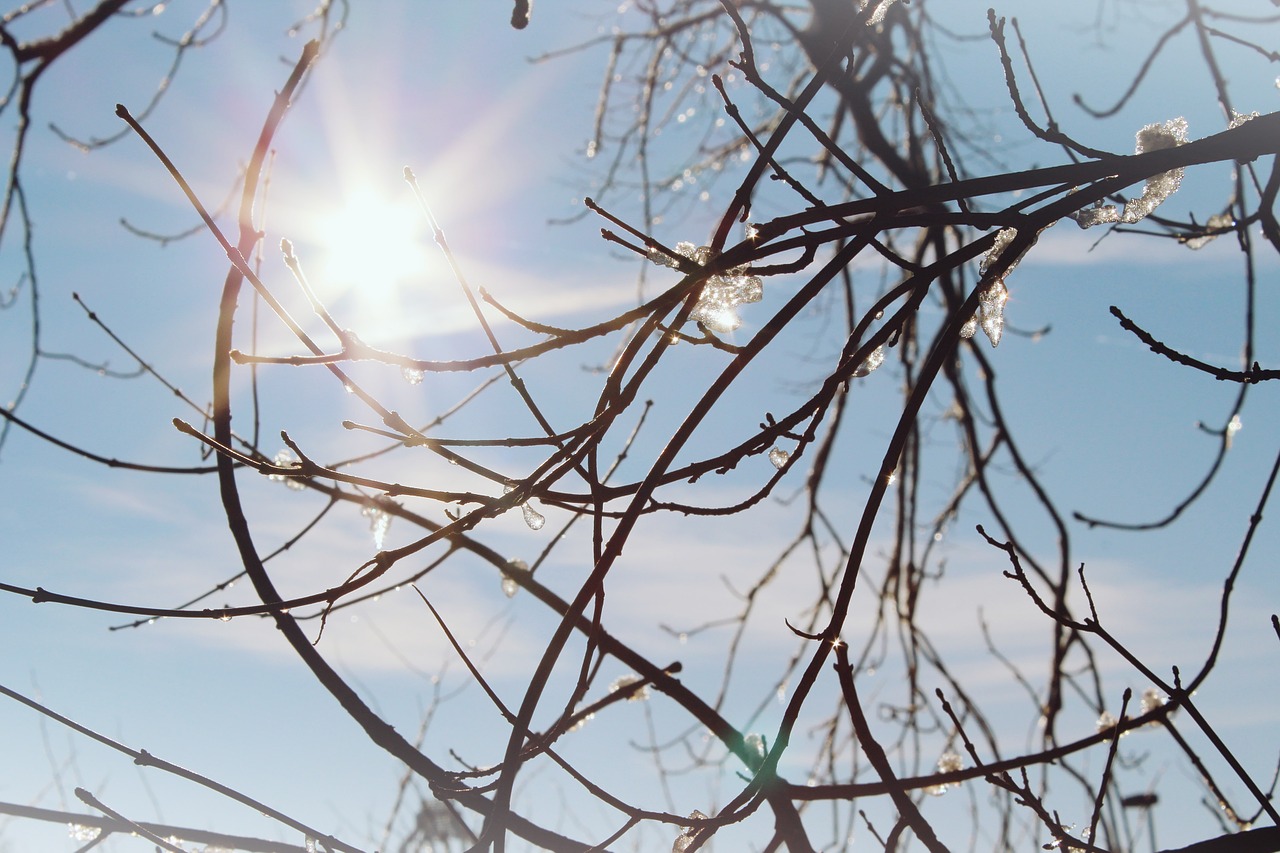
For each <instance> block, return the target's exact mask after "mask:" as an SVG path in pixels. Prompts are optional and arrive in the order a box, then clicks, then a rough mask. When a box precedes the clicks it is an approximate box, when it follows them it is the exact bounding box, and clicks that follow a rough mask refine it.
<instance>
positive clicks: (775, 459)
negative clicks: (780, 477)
mask: <svg viewBox="0 0 1280 853" xmlns="http://www.w3.org/2000/svg"><path fill="white" fill-rule="evenodd" d="M790 459H791V454H790V453H788V452H787V451H785V450H783V449H782V448H780V447H774V448H770V450H769V462H771V463H772V464H773V467H774V468H777V469H778V470H779V471H781V470H782V469H783V468H785V467H786V465H787V462H788V461H789V460H790Z"/></svg>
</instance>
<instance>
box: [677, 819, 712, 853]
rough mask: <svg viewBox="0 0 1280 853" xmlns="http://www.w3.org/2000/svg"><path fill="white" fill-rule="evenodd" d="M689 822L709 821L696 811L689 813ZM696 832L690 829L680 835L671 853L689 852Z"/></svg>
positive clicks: (692, 828)
mask: <svg viewBox="0 0 1280 853" xmlns="http://www.w3.org/2000/svg"><path fill="white" fill-rule="evenodd" d="M689 820H691V821H700V820H707V816H706V815H704V814H703V813H702V812H700V811H698V810H697V809H695V810H693V811H692V812H690V813H689ZM696 832H697V829H695V828H694V827H689V828H688V829H686V830H685V831H684V832H682V833H680V837H679V838H677V839H676V843H675V844H673V845H671V853H684V851H686V850H688V849H689V845H690V844H692V843H693V837H694V834H695V833H696Z"/></svg>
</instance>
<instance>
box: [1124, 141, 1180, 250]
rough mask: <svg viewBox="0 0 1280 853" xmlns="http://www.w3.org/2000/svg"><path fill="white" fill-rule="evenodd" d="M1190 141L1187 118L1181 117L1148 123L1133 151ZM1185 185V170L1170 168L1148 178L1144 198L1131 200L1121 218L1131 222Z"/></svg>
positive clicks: (1144, 150) (1141, 216)
mask: <svg viewBox="0 0 1280 853" xmlns="http://www.w3.org/2000/svg"><path fill="white" fill-rule="evenodd" d="M1186 141H1187V120H1186V119H1184V118H1182V117H1181V116H1179V117H1178V118H1172V119H1169V120H1168V121H1166V122H1165V123H1164V124H1149V125H1147V126H1146V127H1144V128H1142V130H1140V131H1138V145H1137V148H1136V149H1135V150H1134V152H1133V153H1135V154H1146V153H1147V152H1148V151H1160V150H1162V149H1165V148H1176V147H1178V146H1179V145H1183V144H1185V143H1186ZM1181 184H1182V169H1181V168H1178V169H1170V170H1169V171H1167V172H1161V173H1160V174H1158V175H1152V176H1151V177H1149V178H1147V183H1146V186H1144V187H1143V188H1142V197H1141V198H1135V199H1130V200H1129V201H1128V202H1127V203H1126V204H1125V206H1124V213H1122V214H1121V215H1120V221H1121V222H1124V223H1127V224H1130V225H1132V224H1133V223H1135V222H1138V221H1140V220H1142V219H1143V218H1144V217H1145V216H1146V215H1147V214H1149V213H1150V212H1151V211H1153V210H1155V209H1156V208H1157V207H1159V206H1160V204H1161V203H1162V202H1164V200H1165V199H1167V198H1168V197H1169V196H1171V195H1173V193H1174V192H1175V191H1176V190H1177V189H1178V187H1179V186H1180V185H1181Z"/></svg>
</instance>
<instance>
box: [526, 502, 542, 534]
mask: <svg viewBox="0 0 1280 853" xmlns="http://www.w3.org/2000/svg"><path fill="white" fill-rule="evenodd" d="M520 511H521V512H523V513H524V523H525V524H527V525H529V529H530V530H541V529H542V525H544V524H546V523H547V519H546V516H544V515H543V514H542V513H540V512H538V511H537V510H536V509H534V508H533V507H531V506H529V505H528V504H527V503H526V504H520Z"/></svg>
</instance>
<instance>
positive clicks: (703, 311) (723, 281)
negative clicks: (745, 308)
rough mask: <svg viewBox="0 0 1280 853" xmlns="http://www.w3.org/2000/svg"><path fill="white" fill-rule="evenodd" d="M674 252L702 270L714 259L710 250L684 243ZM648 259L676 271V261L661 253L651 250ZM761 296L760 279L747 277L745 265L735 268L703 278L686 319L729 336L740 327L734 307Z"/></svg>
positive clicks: (756, 299)
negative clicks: (698, 292) (729, 333)
mask: <svg viewBox="0 0 1280 853" xmlns="http://www.w3.org/2000/svg"><path fill="white" fill-rule="evenodd" d="M676 252H677V253H678V254H679V255H680V256H681V257H684V258H688V259H689V260H691V261H693V262H694V263H695V264H697V265H698V266H700V267H705V266H706V265H707V264H708V263H710V262H711V260H712V259H713V258H714V257H715V252H714V251H713V250H712V249H711V247H710V246H694V245H693V244H692V243H688V242H681V243H677V244H676ZM648 257H649V260H650V261H652V262H653V263H655V264H657V265H658V266H661V267H671V268H672V269H679V266H680V264H679V261H677V260H676V259H675V258H673V257H671V256H670V255H668V254H667V253H666V252H663V251H662V250H661V249H657V248H651V249H650V250H649V255H648ZM763 296H764V283H763V282H762V281H761V280H760V276H758V275H749V274H748V272H747V267H746V265H743V266H737V267H734V268H733V269H730V270H727V271H725V272H722V273H717V274H716V275H713V276H710V277H708V278H707V280H706V282H705V283H704V284H703V285H702V292H701V293H700V294H699V295H698V302H697V304H695V305H694V306H693V311H692V313H690V314H689V319H691V320H694V321H696V322H698V323H701V324H702V325H703V326H705V327H706V328H708V329H710V330H711V331H713V332H720V333H721V334H724V333H727V332H732V331H733V330H734V329H737V328H738V327H739V326H741V325H742V319H741V318H740V317H739V316H738V311H737V308H738V306H739V305H744V304H746V303H749V302H759V301H760V299H761V298H762V297H763Z"/></svg>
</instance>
